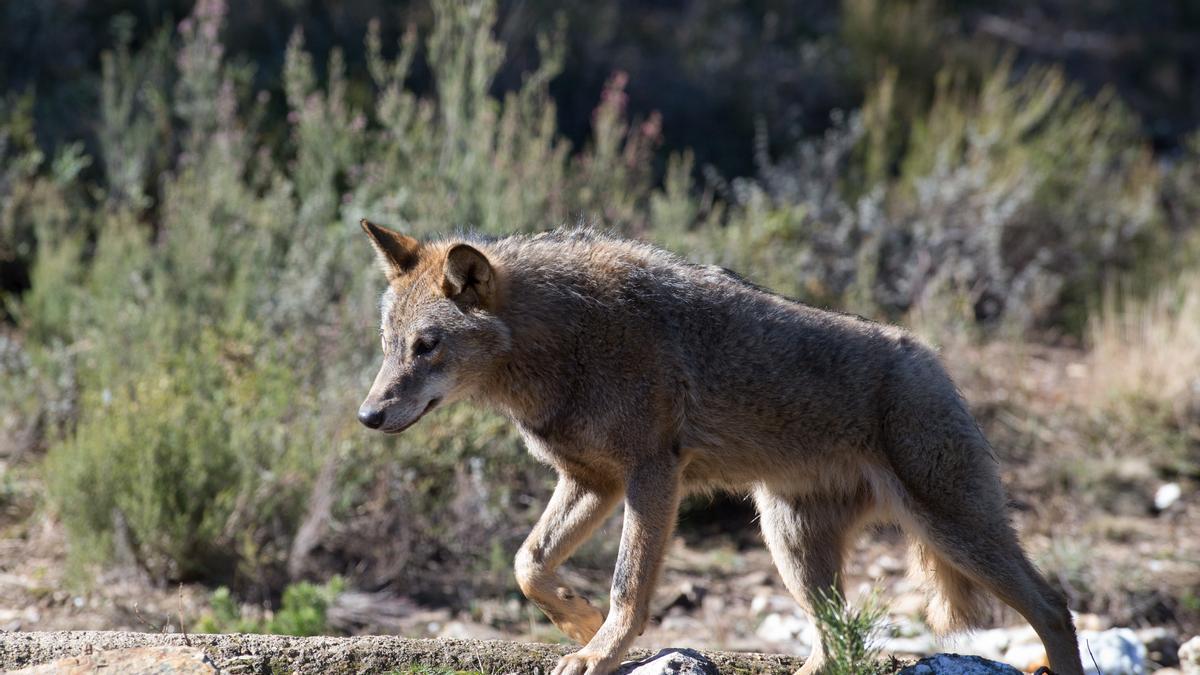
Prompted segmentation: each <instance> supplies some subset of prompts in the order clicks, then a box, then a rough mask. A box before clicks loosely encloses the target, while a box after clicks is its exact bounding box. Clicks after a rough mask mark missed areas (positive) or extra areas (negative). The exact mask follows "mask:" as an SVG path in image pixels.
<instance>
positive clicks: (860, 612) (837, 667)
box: [813, 591, 892, 675]
mask: <svg viewBox="0 0 1200 675" xmlns="http://www.w3.org/2000/svg"><path fill="white" fill-rule="evenodd" d="M885 616H886V611H885V608H884V607H883V606H882V605H881V604H880V603H879V601H878V599H877V598H876V597H875V596H873V595H872V596H868V597H867V598H866V599H864V600H863V601H861V603H860V604H858V605H857V606H855V605H850V604H848V603H847V602H846V601H845V600H844V599H843V598H842V597H841V594H840V593H838V592H837V591H830V593H829V594H827V595H825V596H824V597H823V598H822V599H821V600H820V601H819V602H817V603H816V604H815V606H814V607H813V620H814V621H816V624H817V632H818V633H820V635H821V644H822V645H823V646H824V648H825V659H826V667H825V670H824V671H822V672H827V673H829V674H830V675H873V674H875V673H886V672H892V669H890V668H888V667H887V666H886V665H885V664H884V663H883V662H882V661H881V659H880V658H879V650H880V642H879V634H880V632H881V631H882V629H883V621H884V618H885Z"/></svg>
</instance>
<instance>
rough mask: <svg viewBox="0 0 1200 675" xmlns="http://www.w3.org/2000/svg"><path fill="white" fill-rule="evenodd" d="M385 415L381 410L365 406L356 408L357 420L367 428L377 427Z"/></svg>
mask: <svg viewBox="0 0 1200 675" xmlns="http://www.w3.org/2000/svg"><path fill="white" fill-rule="evenodd" d="M384 417H386V415H385V414H384V412H383V411H382V410H372V409H370V408H368V407H366V406H363V407H362V408H359V409H358V421H359V422H362V423H363V425H364V426H366V427H367V428H368V429H378V428H379V427H380V425H382V424H383V418H384Z"/></svg>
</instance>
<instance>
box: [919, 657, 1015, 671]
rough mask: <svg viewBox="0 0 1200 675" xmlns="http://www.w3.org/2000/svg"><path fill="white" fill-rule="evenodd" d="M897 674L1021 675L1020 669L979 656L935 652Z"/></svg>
mask: <svg viewBox="0 0 1200 675" xmlns="http://www.w3.org/2000/svg"><path fill="white" fill-rule="evenodd" d="M899 675H1021V671H1019V670H1017V669H1016V668H1013V667H1012V666H1008V665H1005V664H1003V663H998V662H996V661H989V660H988V659H985V658H983V657H980V656H962V655H959V654H936V655H934V656H930V657H929V658H925V659H921V660H920V661H917V662H916V663H915V664H914V665H911V666H909V667H907V668H905V669H904V670H901V671H900V673H899Z"/></svg>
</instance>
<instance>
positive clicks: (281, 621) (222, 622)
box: [195, 577, 346, 636]
mask: <svg viewBox="0 0 1200 675" xmlns="http://www.w3.org/2000/svg"><path fill="white" fill-rule="evenodd" d="M345 586H346V584H345V581H344V580H343V579H342V578H341V577H334V578H332V579H330V580H329V581H328V582H326V583H325V584H322V585H319V586H318V585H316V584H311V583H309V582H307V581H301V582H299V583H295V584H290V585H289V586H288V587H287V588H286V589H284V591H283V600H282V601H281V603H280V607H279V609H278V610H277V611H276V612H274V613H273V614H271V615H270V616H268V617H266V618H253V617H248V616H245V615H244V614H243V612H242V609H241V607H239V605H238V603H237V600H236V599H235V598H234V597H233V594H232V593H231V592H230V591H229V589H228V588H227V587H225V586H222V587H220V588H218V589H217V590H215V591H213V594H212V596H211V597H210V598H209V611H208V613H207V614H205V616H204V617H203V618H201V619H200V621H199V622H197V624H196V628H195V630H196V632H199V633H272V634H275V635H301V636H304V635H322V634H326V633H328V632H329V626H328V623H327V621H326V616H327V614H328V611H329V607H330V605H332V604H333V603H334V601H335V600H337V596H338V595H340V594H341V592H342V591H343V590H344V589H345Z"/></svg>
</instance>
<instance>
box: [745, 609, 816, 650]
mask: <svg viewBox="0 0 1200 675" xmlns="http://www.w3.org/2000/svg"><path fill="white" fill-rule="evenodd" d="M811 626H812V623H811V622H809V620H808V618H807V617H805V616H803V615H801V614H780V613H773V614H768V615H767V616H766V618H764V619H763V621H762V623H761V624H759V626H758V629H757V630H756V631H754V634H755V635H757V636H758V637H759V638H760V639H763V640H766V641H767V642H775V643H779V644H787V643H792V642H802V643H808V642H810V640H809V639H808V633H809V631H810V630H811Z"/></svg>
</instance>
